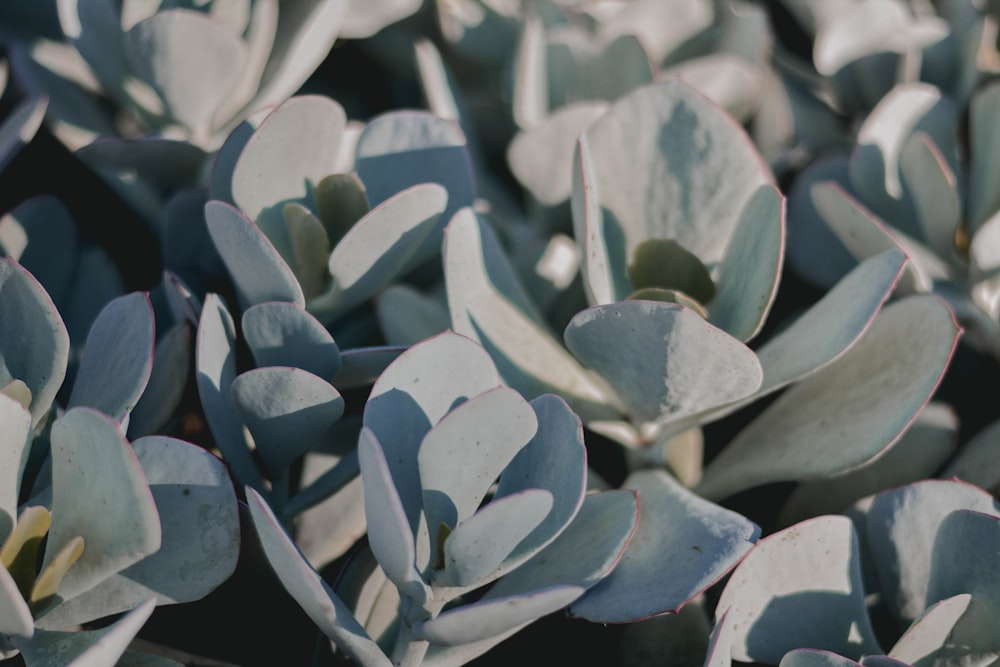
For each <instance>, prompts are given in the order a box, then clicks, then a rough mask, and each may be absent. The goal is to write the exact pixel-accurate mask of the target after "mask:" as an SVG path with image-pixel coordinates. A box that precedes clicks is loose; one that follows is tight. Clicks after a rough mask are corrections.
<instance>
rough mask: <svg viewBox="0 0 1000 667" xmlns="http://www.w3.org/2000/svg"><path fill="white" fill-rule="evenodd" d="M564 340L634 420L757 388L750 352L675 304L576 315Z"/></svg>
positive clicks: (627, 305) (621, 306) (756, 366)
mask: <svg viewBox="0 0 1000 667" xmlns="http://www.w3.org/2000/svg"><path fill="white" fill-rule="evenodd" d="M564 338H565V340H566V345H567V347H569V349H570V351H571V352H572V353H573V354H574V355H575V356H576V358H577V359H579V360H580V361H581V362H583V364H584V365H586V366H587V367H588V368H590V369H592V370H594V371H596V372H597V373H599V374H600V375H601V377H602V378H603V379H604V380H605V381H606V382H607V383H608V384H609V385H610V386H611V387H613V388H614V389H615V391H616V392H617V397H618V399H619V400H620V401H621V402H622V403H623V404H624V405H625V407H626V408H627V410H628V412H629V414H630V415H631V417H632V418H633V419H635V420H636V421H638V422H652V421H659V422H666V421H673V420H677V419H681V418H683V417H688V416H691V415H694V414H696V413H698V412H702V411H704V410H708V409H710V408H715V407H719V406H720V405H724V404H726V403H730V402H732V401H736V400H739V399H741V398H744V397H746V396H749V395H750V394H752V393H753V392H754V391H756V390H757V388H758V387H759V386H760V383H761V378H762V374H761V368H760V363H759V362H758V361H757V356H756V355H755V354H754V353H753V352H752V351H751V350H750V349H749V348H747V347H746V346H745V345H743V344H742V343H741V342H740V341H738V340H736V339H735V338H733V337H732V336H730V335H729V334H727V333H726V332H724V331H722V330H721V329H718V328H716V327H714V326H712V325H711V324H709V323H708V322H706V321H705V320H704V319H702V318H701V317H700V316H698V315H697V314H696V313H695V312H694V311H693V310H690V309H689V308H684V307H682V306H676V305H673V304H668V303H663V302H656V301H622V302H619V303H614V304H610V305H607V306H594V307H593V308H589V309H587V310H584V311H582V312H580V313H577V315H576V316H575V317H574V318H573V319H572V320H571V321H570V323H569V325H568V326H567V327H566V332H565V334H564Z"/></svg>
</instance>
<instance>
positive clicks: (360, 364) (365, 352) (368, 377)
mask: <svg viewBox="0 0 1000 667" xmlns="http://www.w3.org/2000/svg"><path fill="white" fill-rule="evenodd" d="M407 349H408V348H406V347H403V346H399V345H382V346H376V347H358V348H354V349H353V350H344V351H343V352H342V353H341V355H340V361H341V368H340V371H339V372H338V373H337V376H336V377H335V378H334V379H333V386H334V387H336V388H337V389H340V390H341V391H343V390H345V389H355V388H358V387H369V386H371V385H372V384H373V383H374V382H375V381H376V380H377V379H378V376H379V375H381V374H382V372H383V371H385V369H386V368H388V367H389V365H390V364H392V362H394V361H395V360H396V359H398V358H399V356H400V355H401V354H403V352H405V351H406V350H407Z"/></svg>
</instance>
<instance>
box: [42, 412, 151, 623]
mask: <svg viewBox="0 0 1000 667" xmlns="http://www.w3.org/2000/svg"><path fill="white" fill-rule="evenodd" d="M51 442H52V516H53V521H52V529H51V530H50V531H49V537H48V542H47V545H46V547H45V561H44V563H43V567H44V565H46V564H48V563H49V562H50V561H51V560H52V559H53V558H54V557H55V556H56V554H58V553H59V551H60V550H61V549H62V548H63V547H64V546H65V545H66V544H68V543H69V542H70V540H73V539H76V538H77V537H82V538H83V540H84V544H85V545H86V546H85V549H84V553H83V555H82V556H81V557H80V559H79V560H77V561H76V563H74V564H73V567H71V568H70V569H69V571H68V572H67V573H66V576H65V577H64V578H63V581H62V584H61V585H60V587H59V596H60V597H61V598H63V599H70V598H73V597H75V596H77V595H79V594H81V593H84V592H86V591H87V590H88V589H90V588H92V587H93V586H95V585H97V584H98V583H99V582H101V581H102V580H103V579H105V578H107V577H109V576H111V575H113V574H116V573H118V572H120V571H121V570H123V569H125V568H126V567H128V566H129V565H132V564H133V563H135V562H137V561H139V560H140V559H142V558H145V557H146V556H148V555H150V554H152V553H155V552H156V551H157V549H159V548H160V544H161V525H160V517H159V513H158V511H157V508H156V502H155V499H154V498H153V495H152V493H151V492H150V490H149V484H148V482H147V480H146V476H145V474H144V473H143V470H142V466H141V465H140V464H139V461H138V459H137V458H136V455H135V453H134V452H133V450H132V447H131V446H130V445H129V444H128V442H127V441H126V440H125V436H124V435H122V432H121V430H120V429H119V426H118V424H116V423H115V422H114V421H112V420H111V419H109V418H108V417H106V416H105V415H102V414H101V413H99V412H97V411H95V410H92V409H89V408H75V409H72V410H70V411H68V412H67V413H66V414H65V415H63V416H62V417H60V418H59V419H57V420H56V421H55V423H53V425H52V435H51ZM88 620H92V619H88Z"/></svg>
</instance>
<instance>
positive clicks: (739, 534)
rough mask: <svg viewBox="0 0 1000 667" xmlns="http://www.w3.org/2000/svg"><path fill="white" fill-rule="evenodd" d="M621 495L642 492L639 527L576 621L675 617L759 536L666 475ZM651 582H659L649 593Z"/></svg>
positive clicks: (637, 477) (629, 484)
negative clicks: (660, 616) (666, 615)
mask: <svg viewBox="0 0 1000 667" xmlns="http://www.w3.org/2000/svg"><path fill="white" fill-rule="evenodd" d="M624 488H627V489H633V490H635V491H638V493H639V502H640V506H641V507H642V514H641V517H640V521H639V527H638V529H637V530H636V533H635V537H633V538H632V540H631V542H630V543H629V547H628V549H627V550H626V551H625V555H624V556H623V557H622V560H621V562H620V563H619V564H618V566H617V567H616V568H615V569H614V571H613V572H612V573H611V574H610V575H609V576H608V577H607V578H606V579H604V580H603V581H602V582H601V583H600V584H598V585H597V586H595V587H594V588H592V589H591V590H590V591H588V592H587V594H586V595H585V596H584V597H583V598H582V599H580V600H579V601H578V602H576V603H575V604H574V605H573V607H572V610H571V611H572V614H573V616H576V617H580V618H585V619H587V620H589V621H592V622H598V623H624V622H629V621H635V620H639V619H642V618H646V617H649V616H653V615H656V614H662V613H664V612H676V611H677V610H678V609H680V608H681V607H682V606H683V605H685V604H687V603H688V602H690V601H691V600H692V599H693V598H694V597H695V596H697V595H698V594H699V593H701V592H702V591H704V590H705V589H707V588H708V587H709V586H711V585H712V584H714V583H715V582H716V581H718V580H719V579H721V578H722V577H723V576H724V575H725V574H726V573H727V572H729V570H730V569H732V568H733V567H734V566H735V565H736V563H738V562H739V561H740V560H741V559H742V558H743V557H744V556H745V555H746V553H747V552H748V551H749V550H750V548H751V547H752V546H753V543H754V542H755V541H756V540H757V538H758V537H759V535H760V528H758V527H757V526H756V525H754V524H753V523H751V522H750V521H749V520H747V519H745V518H744V517H742V516H740V515H739V514H736V513H735V512H732V511H730V510H726V509H723V508H721V507H718V506H717V505H713V504H712V503H709V502H708V501H706V500H703V499H701V498H699V497H698V496H695V495H694V494H693V493H691V492H690V491H688V490H686V489H684V487H682V486H681V485H680V484H679V483H677V482H676V481H674V479H673V478H672V477H670V476H669V475H668V474H667V473H666V472H664V471H662V470H647V471H641V472H636V473H633V474H632V475H631V476H629V478H628V479H626V480H625V485H624ZM651 579H652V580H655V581H659V582H661V583H660V584H659V585H657V586H650V585H649V581H650V580H651Z"/></svg>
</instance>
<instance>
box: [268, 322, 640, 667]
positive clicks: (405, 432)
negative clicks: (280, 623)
mask: <svg viewBox="0 0 1000 667" xmlns="http://www.w3.org/2000/svg"><path fill="white" fill-rule="evenodd" d="M430 368H435V369H438V370H442V369H447V370H448V372H447V373H437V374H435V375H433V376H432V375H428V374H427V372H426V371H427V370H428V369H430ZM358 455H359V458H360V464H361V475H362V482H363V486H364V502H365V516H366V519H367V522H368V544H369V547H370V549H371V552H372V553H373V554H374V557H375V559H376V560H377V562H378V569H377V570H376V571H375V572H374V573H373V576H375V577H376V579H375V580H374V583H371V582H370V583H369V584H367V585H370V586H375V587H377V589H382V590H384V591H386V592H384V593H379V594H378V595H380V596H390V597H389V598H388V599H390V600H391V599H396V600H397V601H398V604H396V605H385V604H384V603H382V604H380V608H379V611H378V612H377V613H369V612H368V611H364V610H363V609H362V608H363V607H364V606H365V605H367V604H368V603H367V602H364V601H358V602H357V604H358V605H360V606H359V607H358V608H355V609H353V610H352V609H351V608H350V607H349V606H348V603H347V602H345V601H342V600H341V599H340V598H338V597H337V596H336V595H335V594H334V593H333V592H332V591H330V590H329V588H328V587H327V586H326V585H325V584H324V583H323V582H322V580H321V579H319V577H318V576H317V575H316V573H315V571H314V570H313V569H312V568H311V566H310V565H309V564H308V562H307V561H306V560H305V559H304V558H303V557H302V556H301V554H300V553H299V552H298V550H297V549H296V547H295V546H294V545H293V543H292V542H291V541H290V540H289V538H288V537H287V536H286V535H285V534H284V533H283V532H282V531H281V529H280V524H279V523H278V522H277V520H276V518H275V516H274V514H273V513H272V511H271V510H270V509H269V507H268V506H267V504H266V502H265V501H264V500H263V498H262V497H261V496H259V495H258V494H256V493H255V492H253V491H248V498H249V502H250V506H251V512H252V513H253V517H254V523H255V525H256V527H257V531H258V534H259V535H260V538H261V542H262V543H263V545H264V549H265V552H266V553H267V555H268V558H269V560H270V562H271V565H272V567H273V568H274V570H275V572H276V573H277V574H278V576H279V578H280V579H281V580H282V582H283V583H284V584H285V586H286V588H287V589H288V590H289V592H290V593H291V594H292V595H293V596H294V597H295V598H296V600H297V601H298V602H299V604H300V605H302V607H303V608H304V609H305V610H306V612H307V613H308V614H309V615H310V616H311V617H312V618H313V620H314V621H315V622H316V623H317V624H318V625H319V626H320V628H321V629H322V630H323V632H325V633H326V634H327V635H328V636H329V637H330V638H331V639H332V640H333V641H334V643H335V644H336V645H337V646H338V648H339V649H341V650H343V651H344V652H345V653H347V654H348V655H349V656H350V657H352V658H353V659H355V660H356V661H357V662H358V663H359V664H364V665H382V664H390V660H391V661H392V664H403V665H418V664H435V665H448V664H463V663H465V662H467V661H468V660H470V659H472V658H473V657H475V656H476V655H479V654H481V653H483V652H485V651H486V650H488V649H489V648H490V647H491V646H492V645H494V644H495V643H497V642H499V641H501V640H502V639H504V638H506V637H507V636H509V635H511V634H513V633H514V632H516V631H517V630H519V629H521V628H522V627H524V626H525V625H526V624H528V623H530V622H531V621H533V620H535V619H537V618H539V617H541V616H543V615H545V614H548V613H551V612H553V611H556V610H558V609H561V608H563V607H566V606H567V605H569V604H571V603H572V602H574V601H575V600H578V599H579V598H580V597H581V596H582V595H584V594H585V592H586V591H587V590H588V589H589V588H591V587H593V586H594V585H595V584H597V583H598V582H599V581H600V580H601V579H603V578H604V577H606V576H607V575H608V573H609V572H610V571H611V570H612V568H613V567H614V566H615V563H616V562H617V561H618V559H619V558H620V557H621V553H622V551H623V549H624V548H625V545H626V544H627V543H628V541H629V539H631V536H632V533H633V531H634V530H635V526H636V521H637V519H638V506H637V504H636V496H635V494H634V493H629V492H626V491H606V492H602V493H598V494H595V495H585V488H586V452H585V448H584V446H583V441H582V431H581V427H580V423H579V421H578V420H577V418H576V417H575V415H573V413H572V412H571V411H570V410H569V408H568V407H567V405H566V404H565V402H564V401H562V400H561V399H559V398H557V397H555V396H543V397H539V398H538V399H536V400H535V401H533V402H531V403H529V402H528V401H526V400H524V399H523V398H522V397H521V396H520V395H519V394H518V393H517V392H515V391H514V390H512V389H509V388H507V387H504V386H502V385H501V383H500V378H499V376H498V375H497V373H496V369H495V368H494V367H493V364H492V361H491V360H490V358H489V356H488V355H487V354H486V353H485V351H483V350H482V349H481V348H480V347H479V346H478V345H476V344H475V343H473V342H472V341H470V340H468V339H466V338H464V337H461V336H458V335H456V334H453V333H450V332H446V333H444V334H441V335H439V336H437V337H434V338H430V339H428V340H426V341H424V342H421V343H418V344H417V345H415V346H413V347H412V348H410V349H409V350H408V351H406V352H405V353H403V355H402V356H400V357H399V358H398V359H397V360H396V361H395V362H394V363H393V364H392V365H391V366H389V367H388V368H387V369H386V371H385V372H384V373H383V374H382V375H381V376H380V377H379V379H378V380H377V381H376V383H375V385H374V386H373V387H372V392H371V394H370V396H369V399H368V402H367V404H366V406H365V411H364V428H363V430H362V432H361V435H360V439H359V441H358ZM494 483H495V484H496V486H495V488H494ZM571 554H572V556H571ZM494 582H495V583H494ZM490 584H492V585H491V586H489V588H488V590H486V592H485V594H483V595H482V596H479V597H476V598H473V599H470V598H469V596H470V594H472V593H473V592H474V591H477V590H479V589H483V588H484V587H486V586H488V585H490ZM352 611H353V613H352ZM359 618H360V619H365V618H367V623H366V626H367V627H365V626H362V624H361V623H360V622H359V621H358V620H357V619H359Z"/></svg>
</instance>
